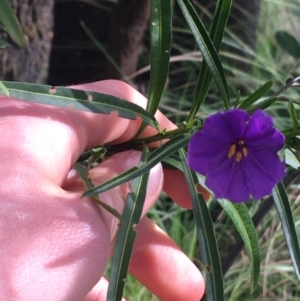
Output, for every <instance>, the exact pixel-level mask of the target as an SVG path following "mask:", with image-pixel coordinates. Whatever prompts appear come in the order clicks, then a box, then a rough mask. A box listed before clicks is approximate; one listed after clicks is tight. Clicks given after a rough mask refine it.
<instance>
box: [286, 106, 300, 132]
mask: <svg viewBox="0 0 300 301" xmlns="http://www.w3.org/2000/svg"><path fill="white" fill-rule="evenodd" d="M288 109H289V113H290V115H291V117H292V124H293V129H294V133H295V132H296V131H297V128H298V125H299V123H298V113H297V111H296V109H295V106H294V103H293V102H292V101H291V100H290V101H289V105H288Z"/></svg>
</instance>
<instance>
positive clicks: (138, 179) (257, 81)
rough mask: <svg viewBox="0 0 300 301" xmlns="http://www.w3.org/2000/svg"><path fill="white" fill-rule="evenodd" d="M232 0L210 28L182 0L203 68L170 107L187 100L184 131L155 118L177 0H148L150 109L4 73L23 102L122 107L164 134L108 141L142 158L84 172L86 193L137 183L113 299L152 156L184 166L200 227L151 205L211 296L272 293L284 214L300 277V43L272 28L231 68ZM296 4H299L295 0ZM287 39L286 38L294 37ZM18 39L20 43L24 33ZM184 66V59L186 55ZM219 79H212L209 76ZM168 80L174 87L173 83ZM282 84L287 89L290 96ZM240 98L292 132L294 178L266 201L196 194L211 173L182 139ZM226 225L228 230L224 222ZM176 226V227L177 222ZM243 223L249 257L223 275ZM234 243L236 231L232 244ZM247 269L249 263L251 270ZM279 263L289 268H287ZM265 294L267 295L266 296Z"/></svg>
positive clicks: (116, 296) (222, 1)
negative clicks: (244, 61) (92, 177)
mask: <svg viewBox="0 0 300 301" xmlns="http://www.w3.org/2000/svg"><path fill="white" fill-rule="evenodd" d="M231 2H232V1H231V0H219V1H217V6H216V11H215V13H214V16H213V19H212V26H211V29H210V30H207V28H206V26H205V25H204V23H203V22H202V20H201V19H200V18H199V14H198V12H197V9H196V8H195V7H194V6H193V5H192V3H191V1H189V0H177V3H178V6H179V7H180V10H181V12H182V16H183V18H184V19H185V21H186V23H187V25H188V26H189V28H190V31H191V32H192V34H193V36H194V39H195V41H196V42H195V43H194V45H195V44H197V46H198V47H199V49H200V51H201V53H202V56H203V60H204V62H203V63H202V65H201V68H200V71H198V69H199V66H198V64H194V65H193V69H189V70H190V71H191V70H192V71H191V75H190V76H191V80H190V82H192V81H193V82H194V83H196V84H194V83H193V85H191V87H192V89H191V88H189V89H187V86H188V84H189V82H188V80H187V83H185V86H184V89H186V91H182V92H183V93H182V94H181V95H180V98H178V97H177V98H176V99H175V100H174V99H172V105H173V107H174V106H175V107H177V108H181V106H184V108H185V109H188V112H187V118H185V119H184V120H182V118H183V115H181V116H180V117H181V118H180V120H177V121H178V129H177V130H174V131H171V132H166V131H164V129H160V128H159V127H158V125H157V124H156V122H155V120H154V117H153V114H154V113H155V110H156V109H157V107H158V105H159V104H161V105H162V107H166V106H167V105H168V104H169V103H170V100H169V99H171V98H172V96H173V95H174V94H172V90H171V89H168V91H167V92H166V93H165V94H163V92H164V87H165V83H166V82H167V78H168V76H170V78H172V77H171V72H172V68H170V71H169V66H170V52H169V51H170V47H171V46H172V47H176V45H171V30H172V29H171V26H170V24H172V17H173V16H172V14H171V11H172V10H171V5H172V1H170V0H169V1H168V0H151V5H152V14H151V21H150V24H152V26H151V27H150V31H151V54H150V61H151V81H150V85H149V91H148V95H149V99H150V102H149V104H148V107H147V111H145V110H142V109H140V108H137V107H136V106H134V105H131V104H128V103H127V102H125V101H122V100H120V99H116V98H113V97H110V98H109V99H107V96H104V95H101V94H98V93H89V92H87V93H85V92H80V91H78V92H76V93H74V91H73V90H71V89H69V88H54V87H50V86H44V85H29V84H25V83H22V84H20V83H6V82H3V83H2V85H1V86H0V93H1V94H8V93H9V95H11V96H14V97H17V98H20V99H23V100H26V101H34V102H40V103H47V104H51V105H54V106H63V107H68V106H70V105H71V106H74V107H75V108H77V109H79V110H88V111H93V112H101V113H104V114H109V113H110V112H111V111H112V110H116V111H118V113H119V115H120V116H122V117H124V118H136V117H137V116H140V117H141V118H142V120H143V121H144V124H143V126H142V128H144V127H145V126H146V124H147V125H149V126H153V127H156V128H157V130H158V134H157V135H155V136H153V137H149V138H146V139H139V137H136V138H135V139H134V140H132V141H129V142H127V143H126V144H123V145H117V146H114V147H108V146H102V147H103V148H104V149H106V150H107V154H108V153H109V154H111V153H114V152H117V151H120V149H121V150H124V149H126V148H136V149H143V157H142V160H141V162H140V164H139V166H137V167H135V168H133V169H130V170H128V171H127V172H126V173H124V174H121V175H120V176H118V177H116V178H114V179H112V180H110V181H109V182H107V183H104V184H103V185H101V186H97V187H93V185H91V183H90V182H89V180H88V177H87V176H86V175H85V176H84V177H83V180H85V181H86V182H87V184H88V185H87V187H89V190H88V191H87V192H86V193H85V195H95V196H97V194H98V193H99V192H100V191H105V190H108V189H111V188H112V187H115V186H117V185H119V184H120V183H123V182H125V181H129V180H132V181H133V182H132V185H133V189H134V190H133V192H132V193H131V194H130V195H129V196H128V202H127V205H126V208H125V210H124V213H123V216H122V217H121V220H123V221H124V223H123V224H122V225H121V230H120V231H119V234H118V236H117V239H116V245H115V251H114V255H113V259H112V266H111V271H112V273H111V275H110V288H109V292H110V293H109V298H108V300H121V296H122V294H123V289H124V282H123V278H124V276H126V274H127V267H128V263H129V260H130V254H131V250H132V245H133V243H134V238H135V235H134V233H132V231H130V228H131V226H132V224H133V223H137V222H138V220H139V217H140V212H141V211H140V210H141V205H142V204H143V201H144V198H145V194H144V193H143V192H144V191H145V187H146V186H147V179H148V176H147V175H148V172H149V170H150V169H151V168H152V167H153V166H154V165H155V164H157V163H158V162H162V161H165V162H166V163H168V164H169V165H172V167H173V168H179V169H180V170H182V171H183V172H184V174H185V176H186V180H187V183H188V185H189V188H190V195H191V198H192V202H193V216H194V221H195V226H196V230H197V233H196V232H195V231H194V228H193V226H191V223H190V217H189V218H187V215H188V214H189V213H187V212H182V211H180V209H178V208H175V209H174V208H173V209H172V211H169V213H168V212H166V211H165V210H164V209H165V208H164V206H165V205H164V204H163V203H160V206H161V207H162V210H161V211H159V209H158V210H156V211H155V212H152V215H153V216H155V215H156V218H158V220H161V219H163V218H164V219H166V220H168V219H169V224H168V226H166V223H161V226H162V227H163V228H165V229H166V228H168V231H169V232H171V233H173V234H175V236H176V235H177V236H178V242H179V244H181V245H183V246H185V249H184V251H185V252H186V253H187V254H188V255H189V256H190V257H191V258H192V259H193V260H194V261H195V262H196V263H197V264H198V266H199V267H200V268H201V270H202V272H204V274H205V275H206V285H207V289H206V300H208V301H222V300H225V296H226V300H253V299H254V298H255V297H256V296H257V295H259V294H260V293H261V291H263V294H265V290H266V285H267V284H265V283H266V282H267V279H268V275H269V274H270V273H271V272H272V271H274V270H276V271H277V272H278V269H279V268H278V267H272V266H268V260H269V258H270V256H271V255H270V253H272V252H273V251H274V249H275V247H274V246H275V245H277V244H279V242H278V241H279V239H278V236H279V234H278V233H279V231H278V229H279V228H280V226H279V223H278V222H277V221H276V223H275V220H276V218H278V217H279V218H280V220H281V224H282V232H280V233H281V234H280V235H281V236H282V235H283V236H284V237H285V240H286V241H287V248H286V247H285V245H284V247H283V244H282V237H281V241H280V242H281V244H279V246H278V248H280V250H283V251H284V252H285V253H286V252H287V250H288V252H289V256H290V257H291V259H292V263H293V266H294V270H295V271H296V274H297V277H298V281H299V280H300V272H299V270H300V248H299V243H298V238H297V227H299V225H298V223H296V225H295V223H294V219H293V208H294V205H293V204H292V202H290V195H291V194H290V193H288V192H287V191H286V187H288V186H289V185H290V184H291V182H292V180H294V179H295V178H296V177H297V176H298V172H292V173H291V172H290V171H291V170H294V169H295V168H298V167H299V151H300V143H299V133H300V125H299V123H298V118H297V117H298V109H297V106H298V105H299V101H298V99H299V92H298V91H297V90H296V89H297V87H298V86H299V77H298V76H297V75H298V74H297V71H298V70H297V69H299V68H297V67H296V65H297V64H299V61H297V60H298V59H299V54H298V49H299V45H300V43H299V41H298V39H297V38H296V37H294V36H293V35H292V34H291V33H290V32H289V31H288V30H284V31H283V30H282V31H278V32H276V33H275V32H274V33H272V34H273V37H274V38H273V40H272V41H264V42H263V43H261V42H260V41H259V43H258V48H261V47H265V49H264V51H261V52H260V53H262V54H263V55H261V56H259V57H256V58H255V60H254V61H252V63H253V70H252V71H251V73H250V71H249V72H242V71H241V70H239V69H238V68H237V69H234V68H231V66H230V65H229V61H228V60H227V61H226V60H224V57H225V56H227V57H229V56H230V52H226V51H224V52H222V57H221V56H220V54H219V49H220V45H221V41H222V39H223V34H224V30H225V26H226V22H227V19H228V14H229V13H230V7H231V4H232V3H231ZM3 3H5V2H2V5H4V4H3ZM294 8H295V10H296V4H295V6H294ZM0 11H1V7H0ZM297 14H298V15H297ZM8 15H9V16H10V18H9V20H10V22H12V23H7V22H6V21H5V20H6V19H5V18H3V17H2V18H1V15H0V20H1V21H2V22H3V23H4V22H6V23H5V24H4V25H5V26H6V27H7V30H8V32H9V33H10V34H11V35H12V36H13V35H14V33H16V32H17V29H16V27H15V26H16V24H17V23H16V22H14V21H13V20H14V19H13V17H12V15H11V13H9V14H8ZM295 15H297V16H298V17H299V15H300V14H299V11H298V12H297V11H296V12H295ZM177 17H178V16H177ZM181 19H182V17H181ZM9 24H12V25H9ZM229 36H230V35H229ZM19 41H21V40H19ZM287 41H289V42H288V43H287ZM225 42H226V43H227V44H230V42H232V41H230V39H228V36H226V38H225ZM20 44H22V43H21V42H20ZM240 46H243V47H244V48H245V49H244V50H246V51H249V53H250V55H253V53H251V49H247V47H246V46H245V45H242V43H240ZM177 47H178V46H177ZM280 56H283V57H285V60H286V61H288V60H291V61H292V64H294V67H293V68H290V69H291V70H289V67H288V64H287V62H286V61H285V62H284V64H283V67H284V68H283V69H285V70H276V69H275V68H273V67H272V64H275V61H276V59H277V58H278V57H280ZM287 57H288V59H287ZM236 58H237V60H238V59H241V57H238V55H237V56H236ZM182 65H183V66H184V62H183V63H182ZM229 71H230V72H229ZM287 74H291V76H287ZM265 75H267V76H266V77H267V78H268V79H267V80H266V79H265ZM288 77H290V78H288ZM253 78H254V80H253ZM250 79H251V81H250ZM212 80H213V82H211V81H212ZM270 80H271V81H270ZM249 83H250V84H249ZM170 86H171V87H172V85H171V84H170ZM237 87H238V88H239V89H241V91H242V94H243V95H242V96H241V97H240V96H239V95H238V94H237V93H233V92H234V91H235V90H236V88H237ZM209 88H210V90H209ZM209 92H211V93H209ZM283 92H284V93H287V94H286V95H283ZM190 94H191V95H190ZM177 95H178V92H177ZM162 100H163V102H162ZM287 101H289V105H288V106H287V105H286V103H287ZM233 107H239V108H240V109H243V110H245V111H248V112H249V113H250V114H251V113H253V112H256V111H257V110H259V109H262V110H265V111H266V112H267V113H268V114H271V115H273V117H274V122H275V124H276V126H277V127H278V129H280V131H281V132H282V133H283V134H284V136H285V153H286V157H285V160H286V164H287V167H289V168H288V169H287V177H290V178H289V181H288V182H286V183H285V185H284V183H283V182H284V181H285V180H286V179H283V182H279V183H278V184H277V185H276V186H275V187H274V188H273V191H272V195H271V196H269V198H268V199H267V200H266V199H263V200H261V206H259V203H258V204H257V203H254V202H253V200H252V198H250V199H249V201H248V202H247V203H246V204H239V205H232V204H231V203H229V201H228V200H219V202H216V201H215V200H213V201H211V202H209V203H208V204H206V203H205V201H204V198H203V196H202V195H201V194H199V193H197V190H196V189H195V187H196V185H197V184H198V183H200V184H201V185H203V186H205V178H204V177H203V176H202V175H197V174H196V173H195V172H193V171H192V170H191V169H190V168H189V167H188V166H187V164H186V152H185V147H186V145H187V144H188V141H189V139H190V137H191V135H192V134H193V133H194V132H196V131H198V130H201V129H202V125H203V123H204V122H205V119H206V117H207V116H210V115H212V113H215V112H219V111H220V110H225V111H226V110H228V109H230V108H233ZM200 112H201V113H200ZM141 130H142V129H141ZM166 138H170V140H169V141H168V142H167V143H165V144H163V145H162V146H161V147H160V148H157V149H155V150H148V148H147V147H146V146H145V145H147V143H149V142H153V141H160V140H162V139H166ZM88 154H90V155H91V156H92V155H93V154H94V151H93V150H91V151H90V153H88ZM104 155H105V152H104ZM97 160H98V158H97V159H95V162H90V161H89V165H92V164H94V163H97ZM294 199H297V202H299V200H298V198H297V196H294ZM274 201H275V205H276V209H277V212H278V216H274V212H271V211H270V210H269V209H270V207H268V208H267V209H265V211H264V212H261V211H260V208H262V207H263V204H266V203H267V202H269V203H270V204H273V203H274ZM291 204H292V205H291ZM100 205H101V204H100ZM270 206H271V205H270ZM220 208H222V210H221V209H220ZM108 210H109V208H108ZM215 211H217V219H218V222H217V223H215V226H214V223H213V221H215V219H216V218H215V217H214V213H215ZM170 212H172V213H170ZM209 213H211V214H209ZM169 214H174V215H176V214H177V215H179V216H180V217H179V219H177V221H178V220H180V224H177V225H175V226H174V224H172V223H171V221H170V220H172V219H170V218H169V217H168V215H169ZM257 214H260V218H259V221H261V224H258V223H256V222H255V221H256V220H255V216H257ZM266 214H267V215H266ZM264 215H266V217H265V219H263V218H262V217H263V216H264ZM298 215H299V213H298ZM251 218H252V219H251ZM267 219H270V220H273V219H274V223H275V224H274V228H273V229H272V235H273V236H272V235H270V234H268V233H264V229H266V228H265V226H266V220H267ZM223 226H224V227H225V230H224V229H221V228H222V227H223ZM172 227H175V229H176V230H174V229H173V228H172ZM275 228H276V229H275ZM131 230H132V229H131ZM221 231H222V233H223V234H224V233H227V236H226V235H225V236H224V237H222V236H220V235H218V234H219V233H221ZM237 232H238V233H239V234H240V236H241V238H242V239H243V241H244V245H245V246H246V250H247V255H246V254H245V253H244V252H242V253H241V254H240V252H239V248H237V250H238V251H236V252H235V253H234V254H233V255H232V256H235V257H236V256H239V257H240V258H241V259H242V260H239V261H236V262H235V263H234V264H233V268H232V269H231V270H229V272H228V275H227V277H224V275H223V274H225V272H224V269H223V274H222V263H223V262H222V258H224V257H225V256H224V254H225V253H230V251H229V250H228V249H227V250H226V249H225V250H224V249H223V247H222V243H221V242H222V241H223V240H226V239H227V242H226V243H225V245H226V246H230V243H229V241H230V240H232V237H233V235H234V234H236V233H237ZM178 233H179V234H178ZM180 233H181V234H180ZM186 236H188V237H192V239H190V240H187V242H188V245H186V244H187V243H186V244H185V242H183V240H184V239H185V237H186ZM196 238H197V239H198V240H199V242H200V244H199V245H200V249H198V246H197V244H196ZM277 239H278V240H277ZM190 242H192V243H190ZM237 244H238V240H237V242H236V245H235V246H237ZM242 245H243V244H242ZM261 245H264V246H266V245H267V247H266V249H262V248H261V252H258V249H257V247H258V246H261ZM229 248H230V247H229ZM262 250H264V252H262ZM266 250H267V252H266ZM272 250H273V251H272ZM233 252H234V250H233ZM265 253H266V254H265ZM273 253H274V252H273ZM275 255H278V254H274V256H275ZM264 256H266V257H264ZM220 259H221V260H220ZM279 260H280V258H279ZM249 261H250V269H249V268H247V267H246V268H245V266H248V262H249ZM260 262H262V264H261V263H260ZM279 265H280V264H279ZM281 268H282V269H283V268H285V269H287V266H286V265H283V264H282V265H281ZM260 269H261V271H262V274H263V283H262V280H261V277H260ZM241 271H246V274H244V272H243V273H242V272H241ZM226 272H227V270H226ZM280 272H281V273H284V272H286V270H285V271H280ZM293 284H295V280H293ZM275 286H276V284H275V283H270V287H271V288H274V287H275ZM221 288H224V289H221ZM125 289H126V288H125ZM250 289H251V290H252V292H253V296H250ZM288 290H289V291H291V295H295V296H297V295H298V294H299V289H298V288H297V284H295V286H293V287H291V288H290V287H289V288H288ZM274 298H275V297H274ZM147 300H150V298H149V299H147ZM264 300H267V298H265V299H264Z"/></svg>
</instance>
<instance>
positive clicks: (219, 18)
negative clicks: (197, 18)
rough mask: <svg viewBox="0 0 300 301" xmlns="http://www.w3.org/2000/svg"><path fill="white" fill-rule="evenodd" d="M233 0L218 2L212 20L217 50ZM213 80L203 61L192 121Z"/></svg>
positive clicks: (212, 30)
mask: <svg viewBox="0 0 300 301" xmlns="http://www.w3.org/2000/svg"><path fill="white" fill-rule="evenodd" d="M231 5H232V0H220V1H218V2H217V7H216V10H215V13H214V17H213V20H212V26H211V29H210V31H209V36H210V38H211V41H212V43H213V45H214V46H215V49H216V51H217V52H218V51H219V50H220V46H221V43H222V39H223V35H224V31H225V28H226V24H227V20H228V17H229V14H230V10H231ZM211 80H212V74H211V73H210V71H209V68H208V65H207V63H206V62H205V61H203V62H202V65H201V69H200V74H199V79H198V83H197V86H196V92H195V97H194V102H193V104H192V108H191V111H190V114H189V117H188V119H187V122H190V121H191V120H192V119H193V118H194V116H195V115H196V113H197V112H198V110H199V108H200V106H201V104H202V103H203V102H204V100H205V98H206V96H207V93H208V89H209V86H210V83H211Z"/></svg>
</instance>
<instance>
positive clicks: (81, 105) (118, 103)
mask: <svg viewBox="0 0 300 301" xmlns="http://www.w3.org/2000/svg"><path fill="white" fill-rule="evenodd" d="M3 84H4V85H5V87H6V88H7V90H8V91H9V94H10V97H14V98H18V99H21V100H26V101H29V102H35V103H42V104H47V105H52V106H57V107H64V108H72V109H77V110H83V111H88V112H94V113H102V114H110V113H111V112H114V111H117V112H118V115H119V116H120V117H124V118H128V119H136V117H137V116H139V117H141V119H142V120H143V122H145V123H147V124H148V125H151V126H153V127H157V122H156V120H155V118H154V117H153V115H152V114H150V113H149V112H147V111H145V110H143V109H142V108H141V107H139V106H138V105H135V104H133V103H130V102H128V101H126V100H123V99H120V98H117V97H114V96H111V95H107V94H101V93H96V92H90V91H82V90H75V89H71V88H65V87H51V86H47V85H37V84H28V83H17V82H3ZM0 94H4V93H3V92H2V91H1V90H0Z"/></svg>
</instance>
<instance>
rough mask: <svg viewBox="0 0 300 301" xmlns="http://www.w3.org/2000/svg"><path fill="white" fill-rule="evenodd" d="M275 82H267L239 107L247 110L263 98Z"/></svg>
mask: <svg viewBox="0 0 300 301" xmlns="http://www.w3.org/2000/svg"><path fill="white" fill-rule="evenodd" d="M272 85H273V82H272V81H269V82H266V83H265V84H264V85H263V86H261V87H260V88H259V89H257V90H256V91H255V92H254V93H253V94H251V95H250V96H248V97H247V98H246V99H244V100H243V102H242V103H241V104H240V105H239V108H240V109H247V108H248V107H250V106H251V105H252V104H253V103H255V102H256V101H257V100H259V99H260V98H261V97H263V96H264V95H265V94H266V93H267V92H268V91H270V89H271V88H272Z"/></svg>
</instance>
